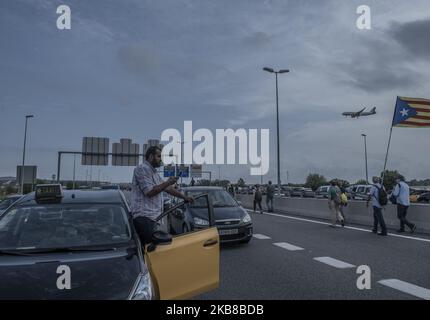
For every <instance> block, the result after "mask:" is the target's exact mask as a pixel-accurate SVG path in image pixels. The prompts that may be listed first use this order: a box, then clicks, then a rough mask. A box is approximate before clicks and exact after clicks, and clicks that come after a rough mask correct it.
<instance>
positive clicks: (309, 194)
mask: <svg viewBox="0 0 430 320" xmlns="http://www.w3.org/2000/svg"><path fill="white" fill-rule="evenodd" d="M302 197H303V198H315V192H314V191H313V190H312V189H310V188H304V189H303V194H302Z"/></svg>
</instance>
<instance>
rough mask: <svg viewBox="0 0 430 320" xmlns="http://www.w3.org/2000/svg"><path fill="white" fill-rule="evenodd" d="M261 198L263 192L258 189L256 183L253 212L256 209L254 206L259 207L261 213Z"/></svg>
mask: <svg viewBox="0 0 430 320" xmlns="http://www.w3.org/2000/svg"><path fill="white" fill-rule="evenodd" d="M262 200H263V193H262V192H261V190H260V186H259V185H258V184H257V185H256V186H255V192H254V212H255V209H256V206H257V205H258V207H259V208H260V213H261V214H262V213H263V208H262V206H261V201H262Z"/></svg>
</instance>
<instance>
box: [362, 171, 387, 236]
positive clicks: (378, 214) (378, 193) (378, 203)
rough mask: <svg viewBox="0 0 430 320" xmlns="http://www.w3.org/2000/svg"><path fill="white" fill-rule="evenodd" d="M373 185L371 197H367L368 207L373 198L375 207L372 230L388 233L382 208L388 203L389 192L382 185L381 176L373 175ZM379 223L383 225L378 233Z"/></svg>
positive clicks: (383, 233)
mask: <svg viewBox="0 0 430 320" xmlns="http://www.w3.org/2000/svg"><path fill="white" fill-rule="evenodd" d="M372 181H373V186H372V187H371V188H370V194H369V198H368V199H367V203H366V207H369V202H370V200H372V207H373V229H372V232H373V233H376V234H378V235H380V236H386V235H387V227H386V225H385V220H384V216H383V215H382V208H383V207H384V206H386V205H387V203H388V196H387V192H386V191H385V189H384V186H382V185H381V178H379V177H373V178H372ZM378 225H379V226H380V227H381V232H380V233H378Z"/></svg>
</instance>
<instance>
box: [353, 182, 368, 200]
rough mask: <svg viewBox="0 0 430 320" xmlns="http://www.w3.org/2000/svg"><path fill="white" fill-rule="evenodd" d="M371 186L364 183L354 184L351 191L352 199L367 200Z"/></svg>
mask: <svg viewBox="0 0 430 320" xmlns="http://www.w3.org/2000/svg"><path fill="white" fill-rule="evenodd" d="M371 187H372V185H364V184H360V185H356V186H354V188H353V189H352V190H353V192H352V195H351V197H352V199H354V200H367V199H368V198H369V194H370V188H371Z"/></svg>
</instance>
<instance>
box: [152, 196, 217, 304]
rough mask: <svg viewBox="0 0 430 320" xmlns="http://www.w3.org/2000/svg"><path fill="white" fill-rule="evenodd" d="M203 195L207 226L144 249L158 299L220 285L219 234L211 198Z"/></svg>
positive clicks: (204, 290)
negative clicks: (147, 249)
mask: <svg viewBox="0 0 430 320" xmlns="http://www.w3.org/2000/svg"><path fill="white" fill-rule="evenodd" d="M205 198H206V201H207V204H208V206H207V207H208V221H209V225H208V227H207V228H206V229H202V230H196V231H192V232H188V233H185V234H182V235H179V236H176V237H173V238H172V242H171V243H170V244H166V245H158V246H157V247H156V249H155V250H154V251H151V252H146V253H145V261H146V264H147V266H148V269H149V271H150V273H151V275H152V280H153V284H154V289H155V291H156V295H157V297H158V298H159V299H162V300H170V299H187V298H190V297H193V296H195V295H198V294H201V293H204V292H207V291H210V290H212V289H215V288H217V287H218V285H219V250H220V249H219V235H218V230H217V228H216V226H215V220H214V216H213V208H212V204H211V200H210V199H209V197H208V196H207V194H206V195H205ZM176 207H177V206H174V207H172V208H171V209H170V210H175V208H176Z"/></svg>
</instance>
